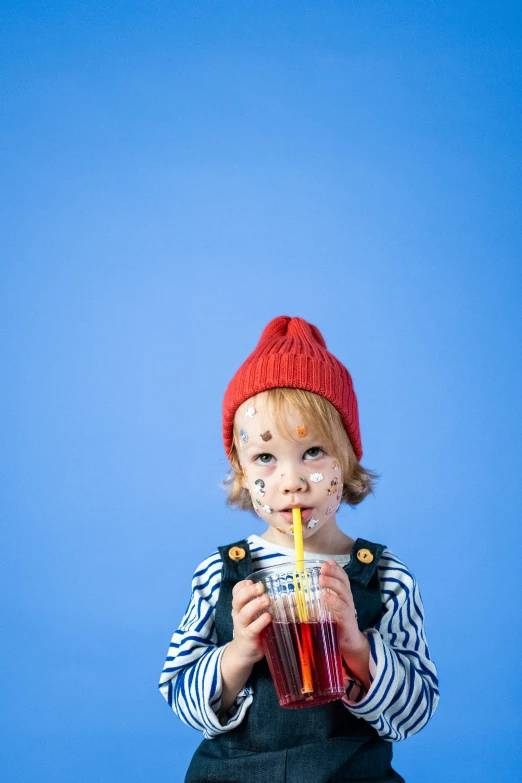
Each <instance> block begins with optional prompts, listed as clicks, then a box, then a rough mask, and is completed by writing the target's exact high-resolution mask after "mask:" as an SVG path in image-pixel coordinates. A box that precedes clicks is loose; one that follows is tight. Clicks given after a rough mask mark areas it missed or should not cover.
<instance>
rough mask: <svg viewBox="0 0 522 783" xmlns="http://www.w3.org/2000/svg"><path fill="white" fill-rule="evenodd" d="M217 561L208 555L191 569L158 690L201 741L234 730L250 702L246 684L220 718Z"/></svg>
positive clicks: (215, 557) (215, 556)
mask: <svg viewBox="0 0 522 783" xmlns="http://www.w3.org/2000/svg"><path fill="white" fill-rule="evenodd" d="M222 565H223V564H222V560H221V558H220V556H219V554H218V553H215V554H214V555H211V556H210V557H208V558H207V559H206V560H204V561H203V563H201V565H200V566H199V567H198V568H197V569H196V572H195V573H194V576H193V579H192V592H191V597H190V601H189V605H188V607H187V611H186V612H185V614H184V616H183V619H182V620H181V624H180V626H179V628H178V629H177V631H175V632H174V635H173V636H172V640H171V642H170V646H169V650H168V654H167V659H166V661H165V665H164V667H163V671H162V673H161V678H160V682H159V688H160V692H161V694H162V695H163V696H164V697H165V699H166V701H167V702H168V704H169V705H170V706H171V707H172V709H173V710H174V712H175V713H176V715H178V717H179V718H181V720H182V721H183V722H184V723H186V724H187V725H188V726H192V727H193V728H195V729H199V731H202V732H203V735H204V737H205V738H206V739H211V738H212V737H216V736H217V735H218V734H223V733H225V732H227V731H230V730H231V729H233V728H235V727H236V726H238V725H239V724H240V723H241V722H242V721H243V719H244V717H245V714H246V712H247V710H248V708H249V706H250V704H251V703H252V699H253V689H252V687H251V684H250V683H249V682H247V684H246V686H245V687H244V688H243V690H242V691H241V692H240V693H239V694H238V696H237V698H236V700H235V702H234V704H233V705H232V707H231V708H230V710H229V711H228V713H227V715H226V716H225V717H224V718H223V719H222V721H223V722H221V721H220V720H219V717H218V713H219V708H220V706H221V692H222V680H221V656H222V655H223V652H224V650H225V647H226V645H222V646H220V647H218V646H217V633H216V627H215V613H216V604H217V600H218V597H219V588H220V585H221V572H222Z"/></svg>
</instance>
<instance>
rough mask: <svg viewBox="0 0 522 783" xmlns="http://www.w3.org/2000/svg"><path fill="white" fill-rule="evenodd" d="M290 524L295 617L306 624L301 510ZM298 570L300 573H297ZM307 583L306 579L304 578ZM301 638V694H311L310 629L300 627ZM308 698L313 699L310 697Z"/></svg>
mask: <svg viewBox="0 0 522 783" xmlns="http://www.w3.org/2000/svg"><path fill="white" fill-rule="evenodd" d="M292 522H293V527H294V547H295V572H294V590H295V600H296V605H297V615H298V617H299V622H300V623H307V622H308V611H307V608H306V593H305V584H304V582H305V577H307V575H306V573H305V570H304V549H303V525H302V521H301V509H300V508H293V509H292ZM299 568H300V569H301V572H300V573H299ZM306 581H307V582H308V579H307V578H306ZM301 634H303V635H302V638H301V639H300V638H299V636H300V634H299V631H298V632H297V645H298V648H299V659H300V662H301V676H302V686H303V687H302V689H301V690H302V693H303V694H307V693H313V690H314V686H313V677H312V665H311V659H312V660H313V649H312V648H311V639H310V629H309V628H307V627H306V626H301ZM309 698H313V697H312V696H310V697H309Z"/></svg>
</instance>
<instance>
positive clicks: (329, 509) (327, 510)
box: [326, 506, 335, 514]
mask: <svg viewBox="0 0 522 783" xmlns="http://www.w3.org/2000/svg"><path fill="white" fill-rule="evenodd" d="M332 511H335V506H328V508H327V509H326V513H327V514H331V513H332Z"/></svg>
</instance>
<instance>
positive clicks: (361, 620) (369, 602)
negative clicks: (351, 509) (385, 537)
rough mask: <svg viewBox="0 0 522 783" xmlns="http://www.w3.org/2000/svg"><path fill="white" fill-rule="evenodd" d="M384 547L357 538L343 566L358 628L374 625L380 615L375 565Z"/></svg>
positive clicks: (380, 607)
mask: <svg viewBox="0 0 522 783" xmlns="http://www.w3.org/2000/svg"><path fill="white" fill-rule="evenodd" d="M385 549H386V547H385V546H384V545H383V544H374V543H373V542H372V541H366V539H364V538H358V539H357V541H356V542H355V544H354V545H353V549H352V554H351V557H350V562H349V563H348V565H346V566H345V567H344V570H345V571H346V573H347V574H348V577H349V579H350V587H351V590H352V595H353V601H354V604H355V608H356V610H357V624H358V626H359V630H361V631H364V630H366V629H367V628H372V627H373V626H375V625H376V624H377V623H378V622H379V620H380V619H381V617H382V612H383V608H382V597H381V587H380V581H379V573H378V571H377V566H378V565H379V560H380V559H381V555H382V553H383V552H384V550H385Z"/></svg>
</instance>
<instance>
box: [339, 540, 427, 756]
mask: <svg viewBox="0 0 522 783" xmlns="http://www.w3.org/2000/svg"><path fill="white" fill-rule="evenodd" d="M378 573H379V579H380V584H381V595H382V601H383V611H384V613H383V616H382V618H381V619H380V621H379V622H378V623H377V625H376V626H375V628H369V629H367V630H366V631H365V632H364V634H365V636H366V637H367V639H368V642H369V648H370V656H369V672H370V682H371V685H370V688H369V690H368V691H367V692H365V690H364V689H362V688H361V687H360V685H359V684H358V683H357V682H356V681H352V682H351V683H349V686H348V689H347V697H346V699H345V700H344V703H345V706H346V707H347V708H348V709H349V710H350V712H352V713H353V714H354V715H356V716H357V717H359V718H364V720H366V721H367V722H368V723H370V725H372V726H373V727H374V729H375V730H376V731H377V733H378V734H379V736H381V737H382V738H383V739H386V740H389V741H391V742H397V741H399V740H403V739H406V737H409V736H411V735H412V734H415V733H417V732H418V731H420V730H421V729H422V728H423V727H424V726H425V725H426V723H427V722H428V720H429V719H430V718H431V716H432V715H433V713H434V712H435V709H436V707H437V704H438V701H439V690H438V680H437V671H436V669H435V666H434V664H433V662H432V660H431V658H430V654H429V650H428V645H427V641H426V636H425V633H424V609H423V605H422V601H421V597H420V593H419V588H418V586H417V583H416V581H415V578H414V577H413V575H412V574H411V573H410V571H409V570H408V569H407V567H406V566H405V565H404V563H402V562H401V561H400V560H399V559H398V558H397V557H395V556H394V555H392V553H391V552H389V551H388V550H385V551H384V553H383V555H382V557H381V560H380V562H379V569H378Z"/></svg>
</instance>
